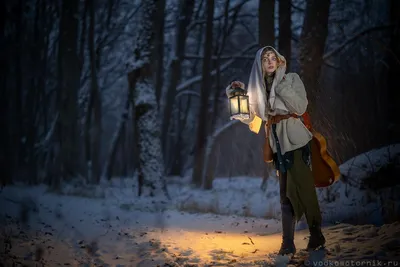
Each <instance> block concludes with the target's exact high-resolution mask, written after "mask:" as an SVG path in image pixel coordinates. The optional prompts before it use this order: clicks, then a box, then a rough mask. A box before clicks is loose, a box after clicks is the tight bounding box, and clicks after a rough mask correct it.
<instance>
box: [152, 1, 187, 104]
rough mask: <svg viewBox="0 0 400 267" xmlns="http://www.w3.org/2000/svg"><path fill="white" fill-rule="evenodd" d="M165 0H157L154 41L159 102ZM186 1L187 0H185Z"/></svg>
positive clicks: (158, 97)
mask: <svg viewBox="0 0 400 267" xmlns="http://www.w3.org/2000/svg"><path fill="white" fill-rule="evenodd" d="M165 2H166V0H159V1H157V8H156V16H155V19H156V21H155V23H154V31H155V41H154V44H155V45H154V52H153V60H152V61H153V62H154V81H155V86H156V99H157V103H159V102H160V97H161V94H162V87H163V83H164V28H165V26H164V24H165V23H164V20H165ZM185 3H186V1H185Z"/></svg>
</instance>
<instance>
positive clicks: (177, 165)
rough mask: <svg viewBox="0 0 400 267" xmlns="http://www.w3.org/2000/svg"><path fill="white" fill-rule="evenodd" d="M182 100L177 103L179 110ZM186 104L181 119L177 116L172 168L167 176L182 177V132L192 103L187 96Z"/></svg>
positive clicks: (181, 106)
mask: <svg viewBox="0 0 400 267" xmlns="http://www.w3.org/2000/svg"><path fill="white" fill-rule="evenodd" d="M182 102H183V101H182V100H181V101H179V103H180V110H182V109H183V104H182ZM185 102H186V107H185V111H184V115H183V118H181V116H179V118H178V120H179V122H178V126H177V127H178V130H177V138H176V143H175V144H174V155H173V156H172V166H171V172H169V174H171V175H174V176H175V175H182V169H183V163H184V160H183V154H182V148H183V146H184V144H183V143H184V142H183V136H184V135H183V131H184V129H185V127H186V125H187V118H188V115H189V110H190V106H191V103H192V98H191V97H190V96H188V100H187V101H185Z"/></svg>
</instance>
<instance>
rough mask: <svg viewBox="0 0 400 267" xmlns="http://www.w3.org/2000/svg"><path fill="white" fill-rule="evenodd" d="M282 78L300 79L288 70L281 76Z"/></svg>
mask: <svg viewBox="0 0 400 267" xmlns="http://www.w3.org/2000/svg"><path fill="white" fill-rule="evenodd" d="M283 79H288V80H294V79H300V76H299V74H297V73H296V72H288V73H286V74H285V75H284V76H283Z"/></svg>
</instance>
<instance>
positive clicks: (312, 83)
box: [299, 0, 331, 115]
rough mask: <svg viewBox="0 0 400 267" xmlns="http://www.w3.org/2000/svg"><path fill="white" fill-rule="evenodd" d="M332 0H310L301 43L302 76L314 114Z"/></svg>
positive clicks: (300, 61) (300, 65)
mask: <svg viewBox="0 0 400 267" xmlns="http://www.w3.org/2000/svg"><path fill="white" fill-rule="evenodd" d="M330 4H331V1H330V0H308V1H307V6H306V13H305V16H304V22H303V29H302V32H301V35H300V44H299V67H300V77H301V79H302V80H303V83H304V85H305V88H306V91H307V97H308V100H309V105H308V111H309V112H310V114H311V115H312V114H313V113H314V111H315V110H316V108H317V97H318V93H319V78H320V70H321V66H322V63H323V59H322V56H323V54H324V48H325V40H326V37H327V36H328V17H329V8H330Z"/></svg>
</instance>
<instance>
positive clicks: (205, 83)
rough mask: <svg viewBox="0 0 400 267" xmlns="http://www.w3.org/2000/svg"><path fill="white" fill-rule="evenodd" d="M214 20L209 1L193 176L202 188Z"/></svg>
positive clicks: (212, 6)
mask: <svg viewBox="0 0 400 267" xmlns="http://www.w3.org/2000/svg"><path fill="white" fill-rule="evenodd" d="M213 18H214V0H209V1H207V23H206V37H205V42H204V60H203V69H202V76H203V78H202V84H201V97H200V98H201V103H200V109H199V112H198V119H197V122H198V126H197V136H196V151H195V159H194V167H193V174H192V183H193V184H195V185H196V186H198V187H200V186H201V184H202V177H203V171H204V170H203V168H204V152H205V146H206V145H207V115H208V100H209V94H210V86H211V74H210V69H211V56H212V43H213Z"/></svg>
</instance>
